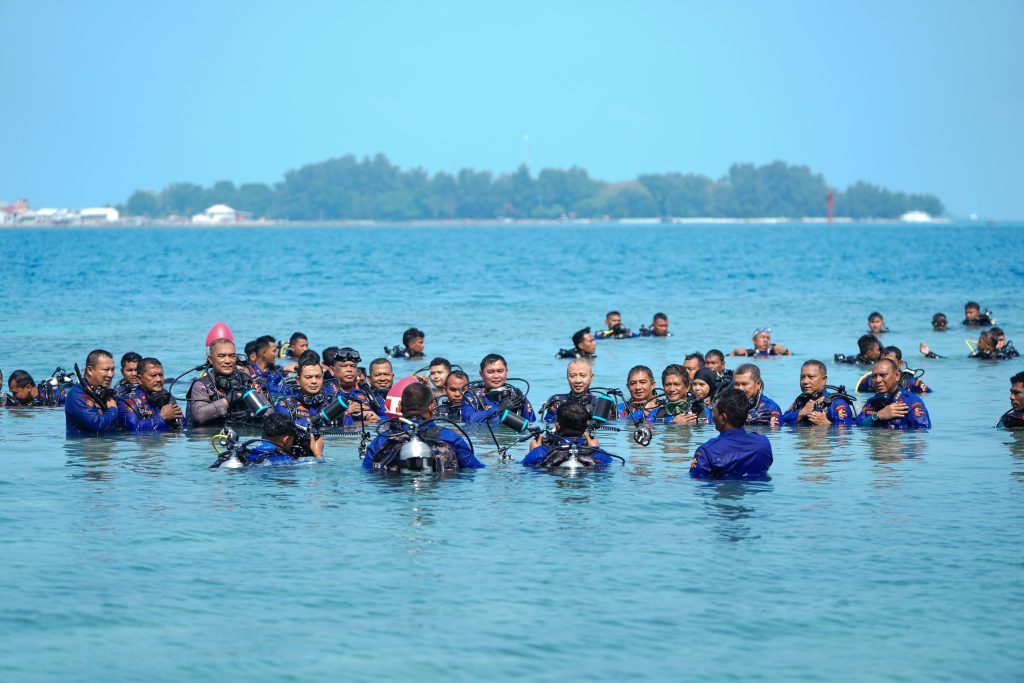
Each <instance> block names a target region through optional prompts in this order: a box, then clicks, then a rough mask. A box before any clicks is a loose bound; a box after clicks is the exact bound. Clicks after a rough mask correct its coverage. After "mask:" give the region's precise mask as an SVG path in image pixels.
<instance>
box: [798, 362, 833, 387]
mask: <svg viewBox="0 0 1024 683" xmlns="http://www.w3.org/2000/svg"><path fill="white" fill-rule="evenodd" d="M826 384H828V370H827V369H826V368H825V364H824V363H822V362H821V361H820V360H809V361H805V362H804V364H803V365H801V366H800V392H801V393H803V395H804V396H813V395H814V394H820V393H821V392H822V391H824V390H825V385H826Z"/></svg>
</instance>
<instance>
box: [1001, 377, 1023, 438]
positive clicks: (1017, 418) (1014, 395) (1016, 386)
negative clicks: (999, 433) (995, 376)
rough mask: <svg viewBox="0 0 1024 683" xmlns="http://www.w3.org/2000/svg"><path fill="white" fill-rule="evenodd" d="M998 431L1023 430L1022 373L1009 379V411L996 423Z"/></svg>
mask: <svg viewBox="0 0 1024 683" xmlns="http://www.w3.org/2000/svg"><path fill="white" fill-rule="evenodd" d="M996 427H999V428H1000V429H1024V372H1018V373H1017V374H1016V375H1014V376H1013V377H1011V378H1010V409H1009V410H1008V411H1006V412H1005V413H1003V416H1002V417H1000V418H999V422H997V423H996Z"/></svg>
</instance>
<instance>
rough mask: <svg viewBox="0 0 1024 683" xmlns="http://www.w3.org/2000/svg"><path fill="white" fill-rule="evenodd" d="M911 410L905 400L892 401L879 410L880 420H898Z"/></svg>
mask: <svg viewBox="0 0 1024 683" xmlns="http://www.w3.org/2000/svg"><path fill="white" fill-rule="evenodd" d="M908 412H910V407H909V406H908V405H907V404H906V403H904V402H903V401H897V402H896V403H890V404H889V405H887V406H886V407H884V408H882V409H881V410H879V411H878V419H879V420H886V421H888V420H898V419H900V418H901V417H903V416H905V415H906V414H907V413H908Z"/></svg>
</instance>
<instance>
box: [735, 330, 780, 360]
mask: <svg viewBox="0 0 1024 683" xmlns="http://www.w3.org/2000/svg"><path fill="white" fill-rule="evenodd" d="M751 339H752V341H753V346H752V347H751V348H749V349H745V348H743V347H738V348H735V349H733V352H732V353H730V354H729V355H730V356H792V355H793V352H792V351H790V350H789V349H787V348H786V347H785V346H783V345H782V344H776V343H774V342H773V341H772V328H770V327H759V328H757V329H756V330H754V336H753V337H752V338H751Z"/></svg>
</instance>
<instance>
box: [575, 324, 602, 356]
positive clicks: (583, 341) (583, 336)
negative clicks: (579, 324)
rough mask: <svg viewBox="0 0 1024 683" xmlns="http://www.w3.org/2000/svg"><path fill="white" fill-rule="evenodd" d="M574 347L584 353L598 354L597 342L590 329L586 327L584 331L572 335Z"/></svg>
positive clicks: (577, 331)
mask: <svg viewBox="0 0 1024 683" xmlns="http://www.w3.org/2000/svg"><path fill="white" fill-rule="evenodd" d="M572 345H573V347H574V348H576V349H579V350H580V351H582V352H583V353H589V354H591V355H593V354H595V353H597V342H596V341H594V335H592V334H591V333H590V328H589V327H584V328H583V329H582V330H576V332H575V333H574V334H573V335H572Z"/></svg>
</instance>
